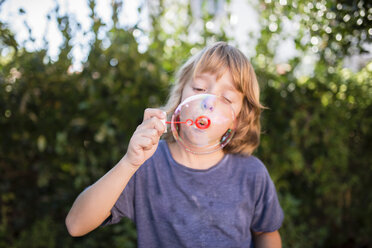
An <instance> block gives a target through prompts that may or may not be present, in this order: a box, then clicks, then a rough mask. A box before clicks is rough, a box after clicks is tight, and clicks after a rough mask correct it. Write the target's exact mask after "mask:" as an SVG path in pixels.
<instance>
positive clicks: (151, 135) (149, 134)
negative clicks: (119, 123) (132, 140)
mask: <svg viewBox="0 0 372 248" xmlns="http://www.w3.org/2000/svg"><path fill="white" fill-rule="evenodd" d="M140 135H141V137H145V138H148V139H151V141H152V145H156V144H157V143H158V142H159V139H160V136H159V135H158V131H157V130H156V129H146V130H143V132H142V133H141V134H140Z"/></svg>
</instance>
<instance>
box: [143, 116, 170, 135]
mask: <svg viewBox="0 0 372 248" xmlns="http://www.w3.org/2000/svg"><path fill="white" fill-rule="evenodd" d="M140 126H141V127H140V128H141V129H142V128H143V129H155V130H156V131H157V132H158V135H159V136H161V135H162V134H163V133H164V131H165V129H166V126H165V125H164V123H163V122H162V121H161V120H159V119H158V118H157V117H152V118H150V119H148V120H146V121H144V122H143V123H142V124H141V125H140Z"/></svg>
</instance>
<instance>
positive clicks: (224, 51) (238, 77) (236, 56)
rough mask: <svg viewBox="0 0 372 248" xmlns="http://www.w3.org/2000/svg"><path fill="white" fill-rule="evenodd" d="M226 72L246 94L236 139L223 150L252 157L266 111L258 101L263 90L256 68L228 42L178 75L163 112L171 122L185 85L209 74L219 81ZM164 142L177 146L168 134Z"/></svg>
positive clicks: (206, 50)
mask: <svg viewBox="0 0 372 248" xmlns="http://www.w3.org/2000/svg"><path fill="white" fill-rule="evenodd" d="M226 70H229V71H230V73H231V75H232V78H233V82H234V85H235V87H236V89H237V90H238V91H239V92H241V93H242V94H243V105H242V108H241V110H240V113H239V115H238V116H237V119H238V126H237V128H236V132H235V135H234V137H233V138H232V140H231V141H230V142H229V143H228V144H227V145H226V146H225V147H224V148H223V150H224V152H225V153H238V154H243V155H251V154H252V152H253V151H254V150H255V149H256V148H257V147H258V145H259V143H260V132H261V125H260V115H261V110H262V109H263V108H264V107H263V106H262V105H261V104H260V101H259V95H260V90H259V86H258V82H257V78H256V74H255V72H254V70H253V67H252V65H251V63H250V62H249V60H248V59H247V57H246V56H245V55H244V54H243V53H242V52H240V51H239V50H238V49H237V48H235V47H232V46H230V45H228V44H227V43H225V42H217V43H215V44H213V45H211V46H207V47H205V48H204V49H203V50H201V51H200V52H199V53H197V54H196V55H194V56H192V57H191V58H190V59H189V60H188V61H187V62H186V63H185V64H184V65H183V66H182V67H181V68H180V70H179V71H178V73H177V75H176V82H175V84H174V85H173V87H172V89H171V92H170V95H169V98H168V101H167V103H166V105H165V106H164V107H163V109H164V110H165V111H166V112H167V116H168V118H170V117H171V115H172V114H173V112H174V111H175V110H176V108H177V106H178V105H179V104H180V103H181V98H182V91H183V88H184V87H185V85H186V83H187V82H189V81H190V80H191V79H193V78H195V76H196V75H198V74H200V73H205V72H208V73H211V74H215V75H217V79H219V78H220V77H221V76H222V75H223V74H224V72H225V71H226ZM164 138H165V139H166V140H167V141H170V142H174V138H173V136H172V133H169V132H168V133H166V134H165V135H164Z"/></svg>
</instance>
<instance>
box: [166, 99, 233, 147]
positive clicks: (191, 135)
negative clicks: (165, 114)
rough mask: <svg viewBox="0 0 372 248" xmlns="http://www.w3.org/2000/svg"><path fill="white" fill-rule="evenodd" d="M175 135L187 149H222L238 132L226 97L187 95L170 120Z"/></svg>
mask: <svg viewBox="0 0 372 248" xmlns="http://www.w3.org/2000/svg"><path fill="white" fill-rule="evenodd" d="M170 124H171V129H172V133H173V137H174V138H175V140H176V141H177V142H178V143H179V144H181V145H182V146H183V147H184V148H185V149H186V150H187V151H189V152H192V153H195V154H207V153H212V152H215V151H217V150H219V149H222V148H223V147H224V146H226V145H227V143H229V141H230V140H231V138H232V137H233V135H234V133H235V128H236V119H235V113H234V110H233V109H232V107H231V103H230V102H228V101H227V100H226V99H225V98H223V97H219V96H216V95H210V94H198V95H194V96H191V97H189V98H187V99H185V100H184V101H183V102H182V103H181V104H180V105H179V106H178V107H177V108H176V110H175V111H174V114H173V116H172V121H171V122H170Z"/></svg>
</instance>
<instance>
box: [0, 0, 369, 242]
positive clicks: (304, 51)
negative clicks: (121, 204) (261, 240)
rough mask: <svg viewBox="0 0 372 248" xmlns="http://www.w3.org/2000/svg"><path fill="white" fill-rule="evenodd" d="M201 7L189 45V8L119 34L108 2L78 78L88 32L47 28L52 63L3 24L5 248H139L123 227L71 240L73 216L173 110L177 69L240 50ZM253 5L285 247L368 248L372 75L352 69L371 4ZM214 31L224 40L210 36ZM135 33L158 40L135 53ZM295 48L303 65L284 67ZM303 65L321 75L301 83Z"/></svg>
mask: <svg viewBox="0 0 372 248" xmlns="http://www.w3.org/2000/svg"><path fill="white" fill-rule="evenodd" d="M3 2H4V1H1V2H0V4H1V3H3ZM150 2H152V1H149V3H150ZM206 2H207V1H201V3H202V4H201V5H200V6H201V9H200V10H201V12H200V16H199V22H201V23H202V25H201V27H202V28H201V29H200V30H198V31H197V32H198V35H199V39H197V40H194V41H192V40H191V39H188V37H189V36H188V35H189V34H190V33H191V32H192V31H193V30H191V28H192V27H193V22H194V21H195V16H193V13H192V8H191V7H190V5H189V3H188V1H181V2H179V1H175V0H173V1H172V0H168V1H166V0H163V1H157V2H156V4H155V5H153V6H152V9H153V10H154V11H151V12H150V14H149V18H150V20H151V24H152V25H151V30H150V31H147V30H142V29H141V28H140V27H139V26H138V25H137V24H136V25H133V26H131V27H125V28H123V27H120V25H118V13H120V10H121V8H122V2H121V1H113V2H112V9H113V14H112V21H113V25H112V27H111V28H110V29H109V30H108V31H106V33H105V38H104V39H105V41H104V40H103V39H102V38H100V35H99V32H102V30H103V27H105V24H104V23H103V22H102V20H101V19H100V17H99V16H98V15H97V14H96V11H95V8H96V5H95V1H94V0H90V1H88V5H89V8H90V10H91V15H90V19H91V21H92V27H91V34H90V35H92V36H91V37H93V38H92V39H91V41H90V42H89V48H88V50H89V55H88V57H87V60H86V61H84V62H83V67H82V69H81V70H72V66H71V65H72V63H73V61H72V60H73V58H72V56H71V50H72V45H71V44H72V43H71V41H72V39H73V38H74V37H75V36H76V35H77V34H78V33H79V31H80V25H79V23H76V21H73V20H72V17H71V16H70V15H69V14H68V13H67V14H63V15H62V14H60V12H59V8H58V6H57V7H56V8H55V10H54V12H55V15H53V17H52V18H56V21H57V22H58V27H59V30H60V32H61V34H62V36H63V43H62V45H61V47H60V54H59V56H58V58H57V59H56V60H51V59H50V58H49V57H48V53H47V52H48V51H47V50H46V49H38V50H36V51H35V50H34V51H29V50H27V49H25V47H24V46H23V45H22V44H18V43H17V41H16V39H15V30H10V29H9V25H8V23H6V22H0V54H1V56H0V114H1V115H0V194H1V198H0V204H1V205H0V247H14V248H16V247H51V248H52V247H136V232H135V227H134V225H133V224H132V223H130V222H129V221H127V220H123V221H122V222H121V223H120V224H117V225H114V226H109V227H105V228H99V229H97V230H95V231H93V232H92V233H90V234H88V235H86V236H85V237H81V238H72V237H70V236H69V235H68V233H67V231H66V228H65V225H64V218H65V216H66V214H67V212H68V210H69V208H70V207H71V205H72V203H73V201H74V199H75V198H76V197H77V195H78V194H79V193H80V192H81V191H82V190H83V189H84V188H85V187H87V186H88V185H89V184H91V183H93V182H94V181H95V180H97V179H98V178H99V177H100V176H102V175H103V174H104V173H105V172H106V171H108V170H109V169H110V168H111V167H112V166H113V165H114V164H115V163H116V162H117V161H119V159H120V158H121V157H122V156H123V155H124V154H125V151H126V146H127V144H128V141H129V138H130V137H131V134H132V132H133V131H134V130H135V128H136V126H137V125H138V124H139V123H140V121H141V119H142V115H143V111H144V109H145V108H146V107H157V106H160V105H162V104H164V103H165V101H166V97H167V94H168V91H169V87H170V84H172V82H174V73H175V71H176V70H177V68H178V67H179V66H180V65H181V64H182V62H184V61H185V60H186V59H187V58H188V57H189V56H190V55H191V54H192V53H193V52H195V51H196V50H198V49H200V48H202V47H204V46H205V45H206V44H209V43H211V42H213V41H217V40H224V41H228V42H231V43H232V44H235V43H236V42H235V39H234V37H231V36H229V35H228V32H226V30H229V29H231V28H232V27H231V25H230V22H229V20H231V13H229V12H227V13H226V15H225V17H221V16H216V14H215V13H213V12H211V11H209V10H208V6H207V4H206ZM152 3H154V2H152ZM225 4H226V5H229V4H230V1H226V3H225ZM247 4H248V2H247ZM250 4H252V5H253V7H254V8H255V9H256V10H258V13H259V21H260V25H261V26H260V30H261V31H260V33H254V34H246V35H247V36H248V37H249V39H248V40H249V41H252V42H253V41H255V42H256V43H255V44H257V45H256V46H255V48H254V51H255V52H254V54H253V55H251V56H250V59H251V61H252V64H253V65H254V67H255V70H256V73H257V75H258V78H259V82H260V85H261V89H262V102H263V104H264V105H265V106H267V107H268V109H267V110H265V111H264V112H263V116H262V124H263V133H262V140H261V146H260V148H259V149H258V150H257V152H256V153H255V155H256V156H258V157H259V158H260V159H261V160H262V161H263V162H264V163H265V164H266V165H267V167H268V169H269V171H270V174H271V176H272V178H273V180H274V182H275V184H276V187H277V190H278V194H279V197H280V201H281V204H282V207H283V209H284V212H285V221H284V223H283V226H282V228H281V229H280V233H281V235H282V240H283V247H301V248H306V247H335V248H336V247H342V248H349V247H360V248H367V247H372V236H371V234H372V222H371V219H372V193H371V188H372V180H371V179H372V178H371V175H372V166H371V165H372V155H371V151H372V145H371V143H372V131H371V126H372V104H371V101H372V81H371V78H372V63H371V62H369V61H366V62H364V63H362V64H361V65H358V66H357V67H356V69H355V68H354V69H353V70H351V69H348V68H347V67H345V61H346V60H347V59H348V58H352V57H353V56H357V57H358V56H363V54H365V53H367V52H368V51H367V49H366V48H368V46H370V45H371V36H372V29H371V25H370V24H371V20H372V9H371V7H372V6H371V4H370V3H369V2H368V1H362V0H360V1H355V0H353V1H343V0H329V1H324V0H323V1H304V0H280V1H274V0H265V1H258V2H254V3H250ZM169 13H173V16H176V18H169ZM26 14H27V13H26ZM181 17H182V18H181ZM180 18H181V20H182V21H179V20H180ZM221 18H222V19H221ZM229 18H230V19H229ZM177 20H178V21H177ZM213 22H218V23H219V26H218V27H219V28H217V29H216V28H214V29H211V28H210V24H211V23H213ZM166 25H168V27H171V29H169V28H168V30H171V32H167V31H166V30H165V29H164V26H166ZM237 25H249V24H246V23H238V24H237ZM288 25H289V26H291V27H292V28H294V29H292V32H288V28H286V27H288ZM293 30H294V31H293ZM194 33H195V31H194ZM139 34H140V35H142V36H146V37H147V38H148V40H149V45H148V48H147V49H146V50H145V51H140V52H139V50H141V49H139V45H140V44H139V41H138V36H139ZM288 39H290V40H291V42H292V43H293V44H294V48H295V50H296V54H295V56H292V58H290V59H289V60H288V61H285V62H277V59H276V53H277V50H278V47H279V46H281V45H283V43H285V42H287V41H288ZM29 41H30V42H33V38H32V36H31V32H30V38H29ZM107 41H109V42H107ZM45 42H46V43H47V42H48V41H46V40H45ZM253 43H254V42H253ZM247 46H248V44H247ZM46 47H47V46H46ZM240 48H241V49H243V50H244V45H240ZM307 58H311V59H312V61H313V68H312V69H311V71H310V73H302V70H303V68H304V66H305V67H306V66H307V64H306V63H305V62H306V61H305V60H306V59H307Z"/></svg>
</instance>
